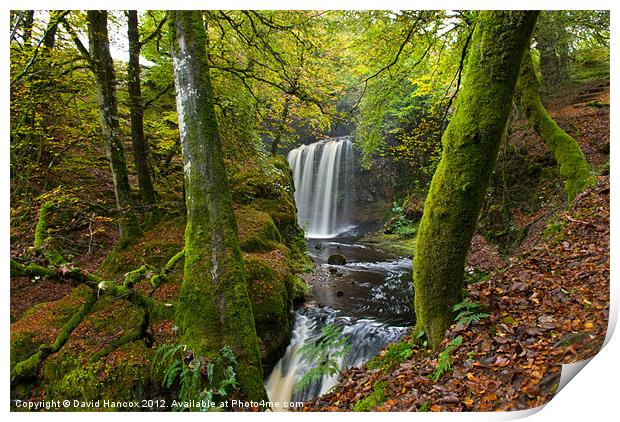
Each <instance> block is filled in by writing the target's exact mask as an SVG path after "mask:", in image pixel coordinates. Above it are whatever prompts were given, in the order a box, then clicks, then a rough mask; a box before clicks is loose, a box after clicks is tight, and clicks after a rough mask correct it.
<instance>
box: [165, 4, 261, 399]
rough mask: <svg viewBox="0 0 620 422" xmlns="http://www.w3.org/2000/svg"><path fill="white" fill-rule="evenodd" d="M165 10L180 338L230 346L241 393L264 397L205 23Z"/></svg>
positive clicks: (214, 347) (207, 347)
mask: <svg viewBox="0 0 620 422" xmlns="http://www.w3.org/2000/svg"><path fill="white" fill-rule="evenodd" d="M170 18H171V19H170V34H171V38H172V48H171V51H172V58H173V68H174V77H175V85H176V97H177V113H178V117H179V131H180V134H181V145H182V152H183V162H184V172H185V188H186V198H187V200H186V205H187V227H186V230H185V269H184V275H183V285H182V287H181V292H180V295H179V302H178V307H177V323H178V325H179V327H180V335H181V341H182V342H183V343H184V344H186V345H187V346H188V347H189V348H190V349H191V350H192V351H193V352H194V355H195V356H207V357H213V356H214V355H216V354H217V353H218V351H219V350H220V349H221V348H222V347H223V346H224V345H228V346H229V347H231V349H232V350H233V351H234V352H235V354H236V355H237V360H238V362H239V365H238V366H237V367H236V372H237V375H238V379H239V382H240V388H241V391H242V393H243V394H244V395H245V396H246V397H247V399H250V400H262V399H266V398H267V394H266V392H265V387H264V385H263V373H262V367H261V361H260V353H259V349H258V341H257V337H256V329H255V326H254V316H253V314H252V307H251V304H250V299H249V295H248V291H247V285H246V279H245V271H244V268H243V261H242V258H241V252H240V249H239V246H238V243H237V224H236V221H235V215H234V212H233V205H232V199H231V195H230V192H229V190H228V181H227V175H226V168H225V166H224V159H223V156H222V147H221V144H220V137H219V129H218V125H217V120H216V115H215V109H214V106H213V91H212V87H211V81H210V76H209V66H208V58H207V57H208V55H207V36H206V31H205V27H204V24H203V19H202V15H201V12H198V11H171V12H170Z"/></svg>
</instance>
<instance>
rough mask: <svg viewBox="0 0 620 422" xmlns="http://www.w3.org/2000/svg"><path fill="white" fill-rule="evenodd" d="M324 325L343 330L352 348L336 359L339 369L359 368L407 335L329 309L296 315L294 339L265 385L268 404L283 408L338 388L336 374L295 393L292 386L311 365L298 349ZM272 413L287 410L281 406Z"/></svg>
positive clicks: (402, 329)
mask: <svg viewBox="0 0 620 422" xmlns="http://www.w3.org/2000/svg"><path fill="white" fill-rule="evenodd" d="M327 324H334V325H336V326H337V327H339V328H340V329H342V334H343V335H344V336H346V337H347V338H348V342H349V344H350V345H351V347H350V349H349V352H348V353H347V355H346V356H345V357H342V358H340V359H338V366H339V367H340V368H342V369H344V368H351V367H353V366H360V365H362V364H363V363H364V362H366V361H367V360H368V359H369V358H370V357H372V356H374V355H376V354H377V353H378V352H379V351H380V350H381V349H382V348H383V347H385V346H386V345H388V344H390V343H392V342H394V341H396V340H398V339H399V338H400V337H401V336H402V335H403V334H404V333H405V331H406V328H404V327H390V326H386V325H385V324H382V323H380V322H378V321H375V320H373V319H368V318H363V319H358V320H355V319H352V318H351V317H348V316H344V315H342V314H341V313H340V312H339V311H337V310H334V309H331V308H328V307H318V308H311V309H306V310H301V311H298V312H297V314H296V317H295V325H294V328H293V338H292V339H291V342H290V343H289V346H288V348H287V349H286V352H285V354H284V356H283V357H282V359H280V361H279V362H278V363H277V364H276V366H275V367H274V368H273V371H272V372H271V374H270V375H269V378H268V379H267V382H266V383H265V388H266V389H267V394H268V396H269V400H270V401H272V402H278V403H280V404H282V403H288V402H292V401H305V400H310V399H312V398H314V397H317V396H320V395H322V394H325V393H327V392H328V391H329V390H331V389H332V388H333V387H334V386H335V385H336V384H337V381H338V374H335V375H333V376H324V377H323V379H321V380H320V381H318V382H314V383H312V384H311V385H310V386H308V387H306V388H303V389H301V390H298V391H295V384H296V383H297V382H298V381H299V379H300V378H301V377H302V376H303V374H304V373H305V372H306V371H308V370H309V369H310V368H311V367H312V366H313V365H314V364H311V363H309V362H307V361H306V359H305V358H304V356H303V354H302V353H301V350H300V349H301V347H302V346H303V345H304V344H305V343H307V342H311V341H316V340H317V339H318V338H319V337H321V332H320V329H321V327H323V326H325V325H327ZM274 410H276V411H277V410H286V409H285V408H283V407H282V406H280V407H279V408H274Z"/></svg>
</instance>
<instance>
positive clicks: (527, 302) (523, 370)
mask: <svg viewBox="0 0 620 422" xmlns="http://www.w3.org/2000/svg"><path fill="white" fill-rule="evenodd" d="M590 101H595V102H596V103H590V105H587V103H588V102H590ZM605 104H607V105H608V104H609V88H608V86H607V85H606V84H605V83H593V84H589V85H583V86H580V87H578V88H577V89H574V90H572V91H567V92H566V93H565V94H564V95H562V96H558V97H556V98H553V99H552V100H551V101H550V102H549V104H548V107H549V111H550V114H551V115H552V116H553V117H554V118H556V120H557V122H558V124H560V125H561V126H562V127H563V128H564V129H565V130H567V131H568V132H569V133H571V135H572V136H574V137H575V138H576V139H577V141H578V142H579V143H580V145H581V148H582V150H583V151H584V153H585V155H586V157H587V159H588V161H589V162H590V163H591V164H592V166H593V168H594V169H597V168H599V167H600V166H602V165H604V164H605V160H606V159H607V158H608V156H609V108H608V107H606V106H605ZM513 127H514V128H516V130H513V132H512V134H511V138H510V142H511V143H512V144H514V145H515V146H516V147H521V148H522V149H523V150H527V151H528V152H527V153H528V154H529V155H531V156H536V155H544V154H547V152H546V150H545V146H544V144H543V143H542V142H541V141H540V139H539V138H538V137H537V136H536V135H535V134H534V133H533V132H532V131H531V129H528V128H527V126H526V122H525V121H524V120H521V121H519V120H517V121H516V122H515V123H514V124H513ZM601 173H603V174H604V173H605V172H604V171H603V172H601ZM609 192H610V187H609V177H608V176H598V183H597V185H596V186H594V187H592V188H590V189H588V190H587V191H585V192H583V193H582V194H581V195H579V196H578V197H577V198H576V199H575V201H574V205H573V207H572V208H566V207H565V206H564V204H562V203H561V199H558V198H561V195H558V194H557V192H556V195H555V200H556V203H554V204H553V206H552V207H540V208H539V209H537V210H534V211H533V212H531V213H520V214H519V213H516V217H515V219H516V220H517V221H518V223H520V224H521V225H523V226H526V227H528V233H527V235H526V236H525V238H524V239H523V241H522V242H521V244H520V247H519V248H517V249H516V250H515V252H514V253H513V254H512V255H511V256H508V257H506V256H504V257H501V256H500V254H499V253H497V251H495V250H494V247H493V245H491V244H490V243H489V242H488V241H486V240H485V239H484V238H483V237H482V236H481V235H480V234H477V235H476V236H475V237H474V240H473V242H472V248H471V253H470V256H469V259H468V265H470V266H472V267H473V268H476V269H478V270H482V271H484V273H485V276H484V277H480V278H477V279H475V281H474V282H473V283H471V284H469V285H468V287H467V295H466V300H467V301H469V302H472V303H475V304H478V305H479V307H478V308H476V309H475V310H473V311H472V313H474V312H477V313H480V312H484V313H487V314H488V316H486V317H484V316H481V319H480V320H479V321H477V322H476V321H469V322H464V321H461V322H460V323H455V324H454V325H452V327H451V328H450V330H449V331H448V333H447V335H446V338H445V340H444V342H443V343H442V345H441V347H440V349H439V352H433V351H431V350H428V349H427V348H426V347H424V346H423V345H421V344H420V341H419V340H417V339H414V338H412V337H411V336H408V337H406V338H405V339H403V340H402V341H401V342H399V343H396V344H393V345H391V346H389V347H388V348H386V349H385V350H383V351H382V352H381V353H380V355H378V356H377V357H375V358H374V359H373V360H371V361H370V362H369V363H367V364H366V365H364V366H363V367H362V368H351V369H349V370H345V371H343V372H342V373H341V378H340V382H339V384H338V385H337V386H336V387H335V388H334V389H333V390H332V391H331V392H330V393H328V394H326V395H324V396H321V397H318V398H316V399H315V400H313V401H309V402H307V403H306V404H305V406H304V407H303V410H304V411H351V410H357V411H368V410H373V411H505V410H522V409H527V408H532V407H536V406H540V405H542V404H544V403H546V402H548V401H549V400H551V399H552V398H553V396H554V394H555V392H556V390H557V387H558V383H559V380H560V374H561V365H562V364H564V363H572V362H577V361H580V360H584V359H588V358H590V357H592V356H594V355H595V354H596V353H597V352H598V350H600V348H601V347H602V345H603V341H604V339H605V335H606V332H607V322H608V315H609V300H610V298H609V227H610V225H609ZM549 209H552V210H553V211H552V212H549ZM446 364H448V366H447V367H446ZM438 367H442V368H444V370H441V368H438Z"/></svg>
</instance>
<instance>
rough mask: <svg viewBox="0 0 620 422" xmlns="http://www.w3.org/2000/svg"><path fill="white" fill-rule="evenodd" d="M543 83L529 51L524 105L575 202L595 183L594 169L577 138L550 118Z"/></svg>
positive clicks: (523, 82)
mask: <svg viewBox="0 0 620 422" xmlns="http://www.w3.org/2000/svg"><path fill="white" fill-rule="evenodd" d="M539 87H540V82H539V81H538V78H537V77H536V73H535V72H534V66H533V64H532V55H531V53H530V51H529V49H528V50H527V51H526V52H525V54H524V55H523V63H522V64H521V71H520V74H519V82H518V84H517V89H518V90H519V95H520V97H521V104H522V105H523V109H524V111H525V115H526V116H527V118H528V120H529V122H530V125H532V127H533V128H534V130H535V131H536V133H538V135H539V136H540V137H541V138H542V140H543V141H544V142H545V144H546V145H547V148H549V151H551V153H552V154H553V156H554V157H555V161H556V162H557V163H558V165H559V166H560V176H561V177H562V180H563V181H564V191H565V192H566V194H567V195H568V201H569V202H572V200H573V199H574V198H575V196H576V195H577V194H579V193H580V192H582V191H583V190H584V189H585V188H586V187H587V186H589V185H590V184H591V183H593V181H594V178H593V177H592V173H591V171H590V166H589V165H588V163H587V162H586V158H585V156H584V155H583V152H582V151H581V148H580V147H579V144H578V143H577V142H576V141H575V139H574V138H573V137H572V136H570V135H569V134H567V133H566V132H564V131H563V130H562V128H560V127H559V126H558V125H557V124H556V123H555V121H554V120H553V119H552V118H551V116H549V113H547V110H546V109H545V107H544V106H543V104H542V102H541V101H540V95H539V93H538V89H539Z"/></svg>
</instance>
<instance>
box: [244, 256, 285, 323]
mask: <svg viewBox="0 0 620 422" xmlns="http://www.w3.org/2000/svg"><path fill="white" fill-rule="evenodd" d="M274 267H275V265H274V262H272V261H268V260H265V259H261V258H257V257H254V258H248V259H246V260H245V271H246V276H247V282H248V292H249V294H250V298H251V301H252V310H253V312H254V318H255V320H256V321H257V322H268V321H272V322H278V321H281V320H282V319H284V318H286V314H287V312H288V309H289V306H288V302H289V292H288V291H287V289H286V284H287V283H286V279H287V277H288V274H287V271H286V269H285V268H284V267H280V268H277V267H276V268H277V269H274Z"/></svg>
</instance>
